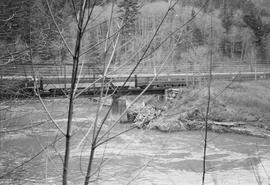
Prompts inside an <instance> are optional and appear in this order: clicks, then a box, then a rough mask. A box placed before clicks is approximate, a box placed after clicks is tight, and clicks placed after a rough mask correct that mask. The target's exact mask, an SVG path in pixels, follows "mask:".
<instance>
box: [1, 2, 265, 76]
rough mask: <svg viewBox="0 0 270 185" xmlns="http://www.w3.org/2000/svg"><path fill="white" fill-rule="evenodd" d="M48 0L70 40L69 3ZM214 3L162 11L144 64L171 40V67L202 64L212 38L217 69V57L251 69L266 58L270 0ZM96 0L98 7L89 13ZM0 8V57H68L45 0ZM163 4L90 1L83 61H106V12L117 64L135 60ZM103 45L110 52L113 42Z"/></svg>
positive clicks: (59, 60)
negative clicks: (90, 15) (118, 36)
mask: <svg viewBox="0 0 270 185" xmlns="http://www.w3.org/2000/svg"><path fill="white" fill-rule="evenodd" d="M49 2H50V7H51V12H52V14H53V15H54V18H55V21H56V23H57V24H58V27H59V30H60V32H61V33H62V34H63V36H64V37H65V38H66V40H67V42H68V44H69V45H70V46H73V45H74V41H75V40H74V39H75V34H76V26H75V25H76V24H75V23H76V20H74V19H72V18H71V17H72V15H73V14H74V13H76V12H74V11H73V9H72V8H71V7H70V6H69V3H68V1H65V0H54V1H49ZM211 2H212V3H209V2H208V3H207V1H201V0H179V2H178V4H177V6H175V7H174V9H173V11H171V12H170V14H169V15H168V16H167V17H166V19H165V21H164V23H163V25H162V27H161V29H160V31H159V32H158V35H157V37H156V38H155V40H154V41H153V43H152V45H151V48H150V51H148V53H147V57H146V58H145V59H144V60H145V62H143V64H144V65H145V66H155V65H158V64H159V63H160V62H161V61H160V60H163V57H165V56H166V55H167V54H168V52H169V51H170V50H171V49H172V48H173V47H174V46H175V45H176V46H177V49H176V50H175V51H174V53H173V55H172V56H171V57H170V58H171V59H170V61H171V62H170V66H174V69H177V71H183V70H184V71H185V70H190V71H201V70H205V69H206V68H207V66H206V63H207V61H208V53H209V48H210V46H211V45H212V48H213V50H214V61H215V64H214V67H216V68H217V69H218V68H220V66H221V65H220V64H226V65H248V68H250V69H251V70H253V65H254V64H255V63H256V64H269V63H270V62H269V60H270V34H269V33H270V13H269V11H268V10H269V8H270V2H269V1H268V0H252V1H251V0H226V1H224V0H213V1H211ZM76 3H77V4H76ZM93 5H95V6H96V7H95V8H94V10H93V12H92V11H91V6H93ZM73 6H75V7H79V1H75V4H74V5H73ZM112 7H113V9H112ZM0 8H1V15H0V21H1V24H0V25H1V28H0V30H1V33H0V47H1V50H0V55H1V60H0V62H1V63H10V64H14V63H17V64H18V63H19V64H22V63H23V64H30V63H34V64H49V63H50V64H55V65H63V64H67V63H70V61H71V59H70V58H69V57H67V56H68V55H67V49H66V47H65V46H64V44H63V42H62V39H61V37H60V35H59V34H58V31H57V28H56V26H55V24H54V22H53V19H52V17H51V15H50V11H49V9H48V6H47V4H46V1H44V0H19V1H17V0H7V1H1V2H0ZM167 8H168V2H167V1H154V0H148V1H143V0H141V1H132V0H127V1H121V0H119V1H115V2H113V1H110V0H99V1H96V2H95V4H94V1H93V4H91V5H89V13H93V15H94V18H92V20H90V25H89V26H88V28H87V33H86V34H85V38H84V43H83V50H84V51H86V52H85V54H84V55H83V59H84V60H83V61H84V62H85V64H86V65H88V66H89V67H94V68H98V67H99V66H103V64H104V62H106V61H104V59H102V57H101V56H103V54H104V43H105V41H104V40H105V38H106V34H107V33H108V28H109V24H110V14H111V12H113V17H112V22H111V24H112V25H113V26H112V27H111V31H110V32H111V33H114V32H116V31H117V30H118V29H119V27H121V26H123V28H121V35H120V38H119V39H120V42H119V43H120V44H118V46H117V48H116V55H115V57H114V60H113V62H114V64H115V65H120V64H122V63H123V62H125V61H127V60H128V59H129V58H130V57H131V56H134V55H135V57H133V59H132V61H134V60H136V59H138V57H139V56H140V54H141V53H142V52H143V50H144V47H145V46H144V45H145V43H147V41H149V39H150V38H151V35H153V33H154V31H155V30H156V28H157V26H158V25H159V23H160V21H161V20H162V17H163V16H164V14H165V12H166V9H167ZM190 20H191V21H190ZM211 20H212V23H211ZM211 30H212V33H213V34H212V35H213V37H212V38H210V35H211V34H210V33H211ZM113 39H115V38H110V40H111V41H112V40H113ZM211 41H212V42H211ZM71 48H73V47H71ZM88 50H91V51H88ZM108 52H112V49H110V50H109V51H108ZM136 56H137V58H136ZM132 61H131V63H130V65H132ZM215 65H216V66H215ZM221 68H222V67H221Z"/></svg>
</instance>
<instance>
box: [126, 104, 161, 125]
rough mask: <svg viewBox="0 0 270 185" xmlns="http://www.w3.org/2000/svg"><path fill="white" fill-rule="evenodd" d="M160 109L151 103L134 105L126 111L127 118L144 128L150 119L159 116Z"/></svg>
mask: <svg viewBox="0 0 270 185" xmlns="http://www.w3.org/2000/svg"><path fill="white" fill-rule="evenodd" d="M160 114H161V110H160V109H156V108H155V107H154V106H152V105H144V106H140V107H139V106H134V107H133V108H131V110H129V111H128V113H127V117H128V120H129V121H131V122H133V123H134V124H135V125H136V126H137V127H139V128H146V127H147V125H148V124H149V122H150V121H152V120H154V119H155V118H157V117H158V116H160Z"/></svg>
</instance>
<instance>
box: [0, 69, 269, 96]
mask: <svg viewBox="0 0 270 185" xmlns="http://www.w3.org/2000/svg"><path fill="white" fill-rule="evenodd" d="M70 67H71V66H69V65H68V66H57V65H56V66H53V65H40V64H39V65H33V66H31V65H15V66H5V68H1V70H0V72H1V73H0V74H1V76H0V80H1V84H2V86H3V84H6V85H7V86H8V85H10V82H14V81H17V82H21V83H22V85H21V86H23V87H25V88H28V89H30V90H31V89H33V82H34V77H35V80H36V81H37V85H38V88H39V89H40V90H41V93H42V95H43V96H51V95H53V96H54V95H63V94H65V93H68V92H69V90H70V82H71V74H70V71H71V70H70V69H69V70H67V68H70ZM81 67H82V66H81ZM83 69H84V70H81V71H80V72H79V75H78V76H79V78H78V80H77V82H78V83H77V86H76V87H77V89H78V90H79V92H81V94H87V95H90V96H95V95H97V94H99V93H100V87H101V85H102V82H103V80H102V79H103V78H102V75H95V74H93V73H91V70H92V71H93V69H91V70H90V69H89V68H87V67H85V68H83ZM117 69H119V68H117ZM131 69H132V68H131V67H129V68H124V69H122V71H120V72H119V71H117V70H114V69H113V68H112V69H110V70H109V73H108V75H107V76H106V77H105V86H106V87H107V88H105V89H104V93H105V91H106V92H107V93H112V92H114V91H115V89H117V88H118V89H119V87H121V86H123V85H124V82H125V80H126V79H127V77H128V76H129V75H128V74H127V72H128V71H130V70H131ZM95 70H96V71H97V70H99V74H100V73H101V72H100V70H101V69H95ZM147 70H148V71H150V69H148V68H146V69H143V70H141V69H138V70H137V71H135V73H134V74H133V75H132V76H131V78H130V79H129V81H128V82H127V83H126V84H125V85H124V87H122V88H121V92H120V93H121V94H126V95H136V94H139V93H141V92H142V91H143V89H144V88H145V87H146V86H147V85H148V84H149V83H150V82H151V81H152V80H153V79H154V78H155V80H154V81H152V83H151V85H150V86H149V88H148V89H147V91H146V92H145V93H148V94H164V91H165V89H168V88H177V87H188V86H204V85H205V83H206V82H207V80H208V76H209V74H208V72H207V71H202V70H200V71H188V70H187V71H181V72H178V71H175V70H174V71H173V70H172V69H169V68H168V67H167V68H165V69H164V70H163V72H162V73H161V74H158V75H157V76H155V74H153V73H152V74H151V73H149V72H148V73H147ZM152 70H153V69H152ZM237 70H238V71H237ZM170 71H171V72H170ZM224 71H226V69H224V70H223V71H222V70H220V68H214V70H213V74H212V79H213V80H227V81H231V80H234V81H250V80H259V79H269V78H270V65H261V66H257V68H255V70H254V69H253V70H250V68H249V66H246V65H241V66H237V67H235V69H234V70H233V68H231V71H230V72H224Z"/></svg>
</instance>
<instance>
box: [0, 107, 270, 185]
mask: <svg viewBox="0 0 270 185" xmlns="http://www.w3.org/2000/svg"><path fill="white" fill-rule="evenodd" d="M32 107H33V106H32ZM24 108H25V107H24ZM77 109H83V108H82V107H77ZM91 110H92V109H91ZM94 112H95V111H92V112H91V114H94ZM88 113H89V112H88ZM76 115H77V116H80V118H78V117H77V118H76V120H77V122H78V123H76V124H74V127H73V128H75V130H76V131H74V135H73V137H72V147H71V148H72V150H71V160H70V164H71V165H70V176H69V177H70V178H69V180H70V184H82V183H83V180H84V172H85V169H86V167H87V163H88V156H89V146H90V144H89V143H85V144H83V145H81V146H80V147H79V146H78V143H79V142H80V141H81V139H82V138H83V136H84V135H85V133H86V132H87V130H88V128H89V127H88V125H89V124H87V123H89V122H88V121H86V120H87V118H86V117H84V118H83V117H81V116H82V115H83V114H76ZM84 115H85V114H84ZM58 118H59V119H60V117H58ZM62 121H63V122H64V121H65V120H62ZM59 124H61V121H59ZM129 127H130V125H129V124H121V125H118V126H117V127H116V128H115V129H114V130H113V131H112V132H111V133H110V136H113V135H114V134H117V133H119V132H121V131H123V130H125V129H127V128H129ZM104 128H105V129H106V128H108V125H106V126H105V127H104ZM56 135H60V134H59V133H57V132H56V129H53V128H52V127H49V129H48V127H45V126H43V127H40V128H39V129H38V128H35V129H32V130H31V132H30V131H24V132H16V133H10V134H5V136H2V139H1V158H0V162H1V168H2V169H1V170H2V171H1V172H2V174H3V173H4V172H7V171H8V170H10V169H12V167H15V166H16V165H17V166H18V165H19V164H21V163H22V162H25V161H27V160H29V159H30V158H31V157H32V156H33V155H34V154H37V153H38V152H39V151H40V150H43V149H44V147H46V145H47V144H49V143H51V142H52V141H54V140H57V138H60V136H59V137H57V138H56V137H55V136H56ZM104 151H105V153H104ZM63 153H64V143H63V140H59V141H57V143H56V144H55V145H54V147H52V146H49V147H48V148H47V149H46V150H44V151H43V152H42V153H41V154H40V155H38V156H37V157H35V158H34V159H32V160H31V161H30V162H28V163H27V164H26V165H25V166H23V167H21V168H19V171H17V172H16V173H15V174H13V176H12V178H13V181H12V182H13V183H14V184H16V182H20V183H21V184H61V175H62V170H61V168H62V161H61V157H60V156H61V155H63ZM269 153H270V139H265V138H256V137H250V136H243V135H235V134H216V133H209V140H208V147H207V173H206V183H205V184H207V185H212V184H213V185H239V184H240V185H256V184H261V185H269V183H270V179H269V176H268V174H270V155H269ZM202 154H203V133H202V132H197V131H196V132H191V131H189V132H174V133H163V132H159V131H155V130H142V129H134V130H131V131H130V132H127V133H124V134H122V135H120V136H119V137H117V138H115V139H113V140H111V141H110V142H108V143H107V144H104V145H102V146H101V147H99V148H97V151H96V155H95V161H94V165H93V168H94V171H95V170H96V169H97V168H96V167H97V166H99V163H100V161H103V163H102V166H101V168H100V170H98V171H96V172H97V173H96V174H95V177H94V178H93V179H95V181H94V182H93V184H101V185H103V184H104V185H121V184H134V185H169V184H177V185H198V184H201V179H202ZM7 159H8V161H9V162H7ZM6 163H9V164H10V167H8V168H6V170H3V166H5V165H6ZM13 163H14V164H13ZM4 164H5V165H4ZM82 171H83V172H82ZM97 174H98V175H97ZM97 176H98V178H97V179H96V177H97ZM20 178H21V179H20ZM19 180H20V181H19ZM2 182H4V181H2ZM6 182H8V181H6ZM9 182H11V181H9Z"/></svg>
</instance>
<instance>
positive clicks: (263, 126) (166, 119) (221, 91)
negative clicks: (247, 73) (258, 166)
mask: <svg viewBox="0 0 270 185" xmlns="http://www.w3.org/2000/svg"><path fill="white" fill-rule="evenodd" d="M226 83H229V82H224V83H220V82H219V83H213V86H212V88H211V92H212V93H211V103H210V113H209V120H208V129H209V130H210V131H213V132H217V133H235V134H244V135H251V136H257V137H270V113H269V112H270V84H269V83H268V82H267V81H254V82H241V83H240V82H235V83H233V84H231V85H230V86H229V87H228V86H227V85H226ZM224 87H226V89H225V88H224ZM153 99H154V100H153ZM206 102H207V89H206V88H202V89H182V91H181V92H180V93H179V94H178V95H177V97H176V98H174V99H169V100H168V101H166V102H165V101H162V100H161V101H160V100H158V99H157V98H156V97H155V98H152V99H151V100H148V101H147V102H146V103H145V106H141V107H140V106H135V107H136V108H134V109H131V111H130V112H129V113H130V114H131V115H133V117H134V119H133V124H135V125H136V126H137V127H139V128H148V129H157V130H160V131H163V132H176V131H195V130H202V129H204V128H205V119H204V115H205V111H206ZM140 105H141V104H140ZM138 107H139V108H138ZM134 115H135V116H134Z"/></svg>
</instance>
